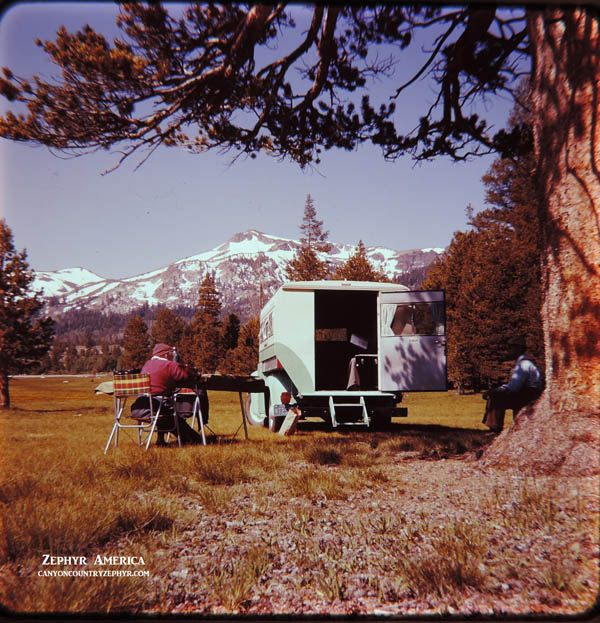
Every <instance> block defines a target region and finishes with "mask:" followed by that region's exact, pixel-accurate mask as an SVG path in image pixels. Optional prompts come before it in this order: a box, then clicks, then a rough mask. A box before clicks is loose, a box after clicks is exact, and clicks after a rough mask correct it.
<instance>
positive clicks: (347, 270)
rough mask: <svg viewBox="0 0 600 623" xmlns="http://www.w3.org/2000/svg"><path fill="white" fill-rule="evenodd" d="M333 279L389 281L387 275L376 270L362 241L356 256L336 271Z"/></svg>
mask: <svg viewBox="0 0 600 623" xmlns="http://www.w3.org/2000/svg"><path fill="white" fill-rule="evenodd" d="M331 278H332V279H336V280H346V281H389V279H388V277H387V275H385V273H382V272H380V271H378V270H375V268H374V267H373V265H372V264H371V262H370V261H369V258H368V257H367V250H366V249H365V245H364V244H363V241H362V240H359V241H358V246H357V247H356V251H355V252H354V254H353V255H351V256H350V257H349V258H348V260H347V261H346V262H345V263H344V264H342V265H341V266H338V267H337V268H336V269H335V271H334V272H333V275H332V276H331Z"/></svg>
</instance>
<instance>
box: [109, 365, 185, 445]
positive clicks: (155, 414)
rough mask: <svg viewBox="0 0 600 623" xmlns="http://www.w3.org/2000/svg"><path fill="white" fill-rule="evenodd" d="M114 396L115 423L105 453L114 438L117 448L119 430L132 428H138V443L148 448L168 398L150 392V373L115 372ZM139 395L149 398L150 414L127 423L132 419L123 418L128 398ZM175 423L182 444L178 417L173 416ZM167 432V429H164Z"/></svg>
mask: <svg viewBox="0 0 600 623" xmlns="http://www.w3.org/2000/svg"><path fill="white" fill-rule="evenodd" d="M113 396H114V409H115V423H114V424H113V427H112V430H111V432H110V435H109V437H108V441H107V442H106V447H105V448H104V454H106V453H107V451H108V448H109V446H110V443H111V441H113V440H114V445H115V448H116V447H117V445H118V442H119V430H120V429H122V428H124V429H132V430H137V433H138V444H139V445H140V446H141V445H144V443H145V447H146V450H148V447H149V446H150V441H151V440H152V435H153V434H154V432H155V431H156V426H157V423H158V418H159V417H160V415H161V410H162V409H163V407H164V406H165V402H166V398H165V397H164V396H152V394H151V392H150V375H148V374H114V375H113ZM139 396H145V397H147V399H148V408H149V411H150V416H149V418H148V419H147V420H136V423H135V424H133V423H131V424H130V423H126V422H129V421H131V420H125V421H124V419H123V410H124V409H125V405H126V404H127V399H128V398H130V397H134V398H137V397H139ZM153 398H154V399H156V400H158V408H156V409H155V407H154V404H153V402H154V401H153ZM173 420H174V424H173V429H172V432H175V433H176V435H177V441H178V443H179V445H181V441H180V436H179V424H178V420H177V417H173ZM164 432H166V431H164Z"/></svg>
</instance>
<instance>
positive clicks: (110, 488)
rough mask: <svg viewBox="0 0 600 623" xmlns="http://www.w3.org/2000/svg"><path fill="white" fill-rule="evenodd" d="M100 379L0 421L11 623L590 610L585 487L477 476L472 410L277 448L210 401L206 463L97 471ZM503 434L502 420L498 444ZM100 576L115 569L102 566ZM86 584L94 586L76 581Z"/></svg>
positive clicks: (50, 389) (22, 383)
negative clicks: (39, 618) (20, 621)
mask: <svg viewBox="0 0 600 623" xmlns="http://www.w3.org/2000/svg"><path fill="white" fill-rule="evenodd" d="M102 380H106V378H101V377H96V378H91V377H48V378H29V377H28V378H25V377H19V378H15V379H12V381H11V396H12V408H11V409H10V410H9V411H8V412H6V413H2V414H1V415H0V426H1V428H2V441H1V453H2V457H1V461H2V466H1V479H2V484H1V489H0V505H1V509H0V510H1V521H2V524H1V533H0V554H1V560H0V601H1V603H2V604H3V606H4V607H5V608H6V609H8V611H10V612H12V613H67V612H69V613H84V614H88V613H94V614H100V615H106V614H108V613H127V614H135V615H137V616H140V615H143V614H145V613H147V614H152V615H157V614H162V613H165V614H166V613H169V614H178V613H181V614H190V613H193V614H202V615H223V614H229V613H240V614H245V615H250V616H254V617H256V616H259V615H273V614H274V615H281V616H286V615H307V614H316V615H325V614H340V615H348V614H352V615H371V616H372V615H381V616H384V615H389V616H406V615H437V614H461V615H497V614H501V615H502V614H513V615H531V614H533V615H536V614H543V615H572V614H581V613H584V612H590V609H592V608H593V607H594V604H595V603H596V599H597V596H598V586H599V582H598V508H599V507H598V481H597V478H577V479H575V478H557V477H551V476H543V477H542V476H539V477H535V478H533V477H529V476H527V475H525V474H520V473H517V472H513V471H510V470H508V471H496V470H486V471H484V470H483V469H482V468H481V467H480V466H479V465H478V462H477V460H476V457H477V455H478V453H480V452H481V449H482V448H483V447H484V446H485V445H486V444H487V443H489V442H490V440H491V437H490V435H489V434H488V433H487V432H486V430H485V427H484V426H483V425H482V424H481V423H480V422H481V414H482V409H483V401H482V400H481V397H480V396H457V395H455V394H453V393H447V394H413V395H408V396H407V397H406V398H405V403H404V404H405V406H407V407H408V409H409V417H408V418H405V419H399V420H395V421H394V423H393V425H392V426H391V427H390V429H389V430H385V431H369V432H365V431H362V430H357V429H353V430H351V431H349V432H344V431H336V432H333V433H331V432H330V433H328V432H325V431H324V429H323V428H322V427H319V426H318V425H316V424H314V425H309V426H306V427H304V428H302V429H300V430H299V431H298V433H297V434H296V435H294V436H291V437H282V436H280V435H277V434H273V433H270V432H269V431H267V430H265V429H257V428H253V427H249V437H250V438H249V440H247V441H246V440H245V439H244V435H243V429H241V430H240V431H239V432H238V434H237V436H236V437H235V438H233V437H232V434H233V433H234V432H235V431H236V429H237V428H238V427H239V425H240V423H241V418H240V406H239V400H238V396H237V394H233V393H231V394H230V393H225V392H212V393H209V396H210V401H211V416H210V422H209V424H210V426H211V428H213V430H214V431H215V432H216V433H217V435H216V437H213V436H210V437H209V438H210V441H211V442H210V443H209V445H207V446H206V447H202V446H193V447H185V448H177V447H176V446H172V447H167V448H158V447H156V446H155V445H153V446H151V448H150V449H149V451H148V452H147V453H146V452H144V451H143V450H142V449H141V448H139V447H138V446H137V445H136V443H135V440H134V438H133V436H129V437H128V438H126V437H122V439H121V442H120V444H119V447H118V448H117V449H116V450H115V449H111V450H109V452H108V454H107V455H104V454H103V450H104V445H105V443H106V440H107V438H108V434H109V432H110V429H111V426H112V419H113V412H112V400H111V398H110V397H108V396H96V395H95V394H94V391H93V390H94V387H95V386H96V385H97V384H98V383H100V382H101V381H102ZM509 424H510V418H509V419H508V421H507V423H506V425H507V426H508V425H509ZM118 557H124V558H123V559H119V558H118ZM92 574H95V575H92Z"/></svg>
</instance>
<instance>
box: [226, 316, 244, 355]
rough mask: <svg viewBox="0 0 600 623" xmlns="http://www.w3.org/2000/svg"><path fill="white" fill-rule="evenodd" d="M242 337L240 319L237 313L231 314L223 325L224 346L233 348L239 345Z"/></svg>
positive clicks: (229, 348) (228, 348)
mask: <svg viewBox="0 0 600 623" xmlns="http://www.w3.org/2000/svg"><path fill="white" fill-rule="evenodd" d="M239 337H240V319H239V318H238V316H237V315H236V314H229V315H228V316H227V318H226V319H225V324H224V325H223V348H224V350H225V351H228V350H233V349H234V348H235V347H236V346H237V345H238V339H239Z"/></svg>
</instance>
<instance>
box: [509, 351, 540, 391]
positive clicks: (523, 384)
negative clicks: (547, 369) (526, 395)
mask: <svg viewBox="0 0 600 623" xmlns="http://www.w3.org/2000/svg"><path fill="white" fill-rule="evenodd" d="M543 387H544V378H543V376H542V373H541V372H540V371H539V370H538V369H537V366H536V365H535V363H533V361H531V359H530V358H529V356H528V355H521V356H520V357H519V358H518V359H517V362H516V363H515V367H514V368H513V369H512V372H511V373H510V380H509V381H508V383H505V384H504V385H502V386H501V387H500V390H501V391H506V392H511V393H514V392H518V391H520V390H521V389H543Z"/></svg>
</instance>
